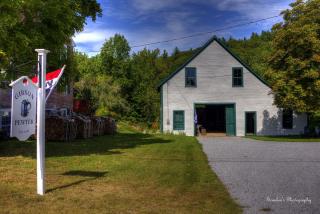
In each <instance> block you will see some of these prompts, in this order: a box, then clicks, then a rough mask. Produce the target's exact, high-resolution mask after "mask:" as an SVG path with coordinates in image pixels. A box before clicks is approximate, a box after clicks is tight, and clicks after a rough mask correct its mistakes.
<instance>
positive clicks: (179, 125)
mask: <svg viewBox="0 0 320 214" xmlns="http://www.w3.org/2000/svg"><path fill="white" fill-rule="evenodd" d="M173 130H184V111H173Z"/></svg>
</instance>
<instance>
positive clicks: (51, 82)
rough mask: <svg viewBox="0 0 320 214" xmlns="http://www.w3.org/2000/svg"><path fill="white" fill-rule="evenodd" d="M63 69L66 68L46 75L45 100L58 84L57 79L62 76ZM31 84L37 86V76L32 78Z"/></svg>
mask: <svg viewBox="0 0 320 214" xmlns="http://www.w3.org/2000/svg"><path fill="white" fill-rule="evenodd" d="M65 67H66V66H65V65H64V66H63V67H62V68H60V69H58V70H55V71H52V72H49V73H47V74H46V88H45V89H46V100H47V99H48V98H49V96H50V94H51V93H52V91H53V89H54V88H55V87H56V85H57V83H58V82H59V79H60V77H61V76H62V74H63V71H64V69H65ZM32 82H33V83H35V84H38V77H37V76H35V77H33V78H32Z"/></svg>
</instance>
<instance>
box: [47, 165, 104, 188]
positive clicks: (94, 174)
mask: <svg viewBox="0 0 320 214" xmlns="http://www.w3.org/2000/svg"><path fill="white" fill-rule="evenodd" d="M107 173H108V172H94V171H81V170H75V171H68V172H65V173H63V174H62V175H66V176H81V177H87V178H85V179H82V180H79V181H75V182H72V183H69V184H65V185H62V186H58V187H54V188H51V189H48V190H47V191H46V192H47V193H49V192H53V191H55V190H61V189H65V188H68V187H71V186H74V185H78V184H81V183H84V182H87V181H92V180H96V179H98V178H101V177H104V176H105V175H106V174H107Z"/></svg>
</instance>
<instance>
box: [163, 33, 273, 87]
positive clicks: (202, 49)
mask: <svg viewBox="0 0 320 214" xmlns="http://www.w3.org/2000/svg"><path fill="white" fill-rule="evenodd" d="M214 41H216V42H217V43H218V44H219V45H221V47H223V48H224V49H225V50H226V51H227V52H228V53H229V54H231V56H233V57H234V58H235V59H236V60H237V61H238V62H239V63H240V64H242V66H243V67H245V68H246V69H247V70H248V71H249V72H251V73H252V74H253V75H254V76H255V77H257V78H258V79H259V80H260V81H261V82H262V83H264V84H265V85H266V86H268V87H270V88H271V86H270V84H269V83H268V82H267V81H266V80H264V79H263V78H262V77H261V76H260V75H259V74H258V73H257V72H256V71H254V70H253V69H252V68H250V66H248V65H247V64H246V63H245V62H244V61H243V60H241V59H240V57H238V56H237V55H236V54H235V53H234V52H233V51H231V50H230V49H229V48H228V47H227V46H226V45H225V44H224V43H223V42H222V41H221V40H220V39H219V38H217V37H216V36H213V37H212V38H210V39H209V40H208V41H207V42H206V43H205V44H204V45H203V46H202V47H201V48H200V49H199V50H198V51H197V52H196V53H195V54H193V55H192V56H191V57H190V59H188V60H187V61H186V62H185V63H184V64H182V65H181V66H180V67H179V68H178V69H176V70H175V71H174V72H172V73H171V74H170V75H169V76H167V77H166V78H165V79H163V80H162V81H161V82H160V83H159V85H158V89H160V87H161V86H162V85H163V84H165V83H166V82H167V81H169V80H170V79H171V78H172V77H173V76H175V75H176V74H177V73H178V72H179V71H180V70H182V69H183V68H184V67H186V66H187V65H188V64H189V63H190V62H191V61H192V60H193V59H194V58H196V57H197V56H198V55H199V54H200V53H202V51H204V50H205V49H206V48H207V47H208V46H209V45H210V44H211V43H212V42H214Z"/></svg>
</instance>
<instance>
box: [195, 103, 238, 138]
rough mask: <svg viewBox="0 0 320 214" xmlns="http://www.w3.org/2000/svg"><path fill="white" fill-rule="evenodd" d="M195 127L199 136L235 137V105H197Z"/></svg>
mask: <svg viewBox="0 0 320 214" xmlns="http://www.w3.org/2000/svg"><path fill="white" fill-rule="evenodd" d="M195 127H196V130H195V131H196V134H197V135H199V134H200V135H208V136H227V135H228V136H234V135H235V108H234V104H197V105H195Z"/></svg>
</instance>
